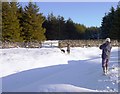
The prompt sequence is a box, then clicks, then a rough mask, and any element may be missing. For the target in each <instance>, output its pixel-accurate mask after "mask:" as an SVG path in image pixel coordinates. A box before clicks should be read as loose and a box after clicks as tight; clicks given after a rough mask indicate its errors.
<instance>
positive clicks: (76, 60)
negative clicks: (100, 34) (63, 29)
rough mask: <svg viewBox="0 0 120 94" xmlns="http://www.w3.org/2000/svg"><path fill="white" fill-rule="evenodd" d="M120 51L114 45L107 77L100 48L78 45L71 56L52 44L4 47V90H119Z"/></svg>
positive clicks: (0, 53) (1, 59) (0, 69)
mask: <svg viewBox="0 0 120 94" xmlns="http://www.w3.org/2000/svg"><path fill="white" fill-rule="evenodd" d="M63 49H65V50H66V48H63ZM118 52H119V51H118V47H113V48H112V52H111V59H110V62H109V73H108V74H107V76H105V75H103V73H102V67H101V50H100V49H99V48H97V47H88V48H81V47H74V48H71V53H70V54H69V55H68V54H67V53H62V52H61V51H60V49H59V48H48V47H47V48H11V49H0V56H1V57H0V72H1V73H0V80H1V79H2V91H4V92H10V91H13V92H14V91H15V92H104V91H105V92H117V91H118V83H119V80H118V76H119V75H118V69H119V68H118Z"/></svg>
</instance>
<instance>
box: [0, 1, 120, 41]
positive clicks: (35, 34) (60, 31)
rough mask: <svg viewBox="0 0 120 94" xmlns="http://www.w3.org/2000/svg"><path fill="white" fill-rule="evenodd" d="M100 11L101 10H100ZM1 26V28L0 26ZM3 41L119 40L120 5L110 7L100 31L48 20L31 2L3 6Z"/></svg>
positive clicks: (95, 28)
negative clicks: (23, 4)
mask: <svg viewBox="0 0 120 94" xmlns="http://www.w3.org/2000/svg"><path fill="white" fill-rule="evenodd" d="M98 11H99V10H98ZM0 25H1V24H0ZM0 28H2V35H1V36H2V39H1V40H2V41H3V42H5V41H7V42H35V41H37V42H40V41H43V40H68V39H69V40H79V39H84V40H89V39H104V38H106V37H110V38H111V39H120V38H119V35H120V5H119V3H118V5H117V8H116V9H115V8H114V7H111V9H110V11H108V13H105V16H104V17H103V18H102V23H101V27H94V26H93V27H86V26H85V25H83V24H81V23H75V22H74V21H73V20H72V19H71V18H69V19H68V20H65V19H64V17H63V16H61V15H59V16H57V17H56V16H54V14H53V13H51V14H49V15H48V16H47V17H45V16H43V13H41V12H40V7H38V6H37V5H36V4H35V3H31V2H29V3H28V5H27V6H25V7H24V8H23V7H22V6H21V5H20V4H19V3H18V2H2V25H1V26H0Z"/></svg>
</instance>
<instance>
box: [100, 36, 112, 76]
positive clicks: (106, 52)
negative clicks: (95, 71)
mask: <svg viewBox="0 0 120 94" xmlns="http://www.w3.org/2000/svg"><path fill="white" fill-rule="evenodd" d="M99 48H100V49H101V50H102V68H103V72H104V74H106V73H107V71H108V62H109V59H110V53H111V48H112V46H111V42H110V38H106V40H105V42H104V43H103V44H102V45H100V47H99Z"/></svg>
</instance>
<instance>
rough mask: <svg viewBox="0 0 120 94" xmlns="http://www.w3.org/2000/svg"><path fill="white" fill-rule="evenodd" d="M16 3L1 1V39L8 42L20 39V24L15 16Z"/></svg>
mask: <svg viewBox="0 0 120 94" xmlns="http://www.w3.org/2000/svg"><path fill="white" fill-rule="evenodd" d="M17 5H18V4H17V3H16V2H10V3H8V2H3V3H2V40H3V41H10V42H18V41H22V39H21V37H20V31H21V29H20V24H19V20H18V17H17V11H18V6H17Z"/></svg>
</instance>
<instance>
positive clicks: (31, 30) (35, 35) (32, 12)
mask: <svg viewBox="0 0 120 94" xmlns="http://www.w3.org/2000/svg"><path fill="white" fill-rule="evenodd" d="M38 12H39V8H38V7H37V5H36V4H33V3H31V2H29V4H28V6H26V7H25V11H24V15H23V19H24V22H23V29H22V36H23V37H24V40H25V41H27V42H28V41H42V40H45V39H46V38H45V35H44V33H45V28H43V27H42V24H43V22H44V17H43V16H42V14H40V13H38Z"/></svg>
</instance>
